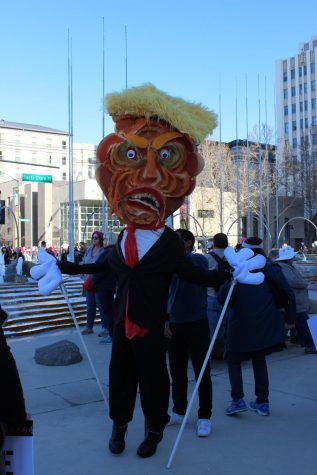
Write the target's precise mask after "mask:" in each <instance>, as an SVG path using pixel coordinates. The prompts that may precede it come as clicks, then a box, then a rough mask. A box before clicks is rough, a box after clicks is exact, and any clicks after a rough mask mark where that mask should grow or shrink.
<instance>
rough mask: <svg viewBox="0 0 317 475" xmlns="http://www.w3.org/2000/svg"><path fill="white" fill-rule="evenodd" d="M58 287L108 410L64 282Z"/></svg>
mask: <svg viewBox="0 0 317 475" xmlns="http://www.w3.org/2000/svg"><path fill="white" fill-rule="evenodd" d="M60 288H61V291H62V294H63V295H64V298H65V300H66V302H67V306H68V310H69V313H70V314H71V317H72V319H73V322H74V324H75V327H76V330H77V333H78V335H79V339H80V341H81V344H82V346H83V348H84V350H85V353H86V355H87V358H88V361H89V364H90V367H91V369H92V372H93V374H94V377H95V380H96V382H97V384H98V386H99V389H100V392H101V395H102V398H103V400H104V401H105V404H106V406H107V409H108V411H109V405H108V401H107V398H106V395H105V393H104V391H103V389H102V386H101V382H100V379H99V378H98V375H97V372H96V368H95V367H94V364H93V362H92V359H91V357H90V354H89V351H88V348H87V346H86V343H85V341H84V339H83V336H82V334H81V331H80V328H79V325H78V322H77V318H76V315H75V312H74V310H73V306H72V304H71V302H70V300H69V297H68V294H67V289H66V286H65V284H64V282H63V283H62V284H61V285H60Z"/></svg>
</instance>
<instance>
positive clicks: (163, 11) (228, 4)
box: [0, 0, 317, 143]
mask: <svg viewBox="0 0 317 475" xmlns="http://www.w3.org/2000/svg"><path fill="white" fill-rule="evenodd" d="M0 16H1V63H0V64H1V74H0V118H4V119H6V120H8V121H14V122H25V123H30V124H38V125H43V126H47V127H53V128H56V129H60V130H66V131H67V130H68V104H67V98H68V93H67V88H68V82H67V34H68V29H69V30H70V35H71V37H72V48H73V101H74V140H75V142H85V143H98V142H99V140H100V139H101V135H102V113H101V110H102V17H104V18H105V61H106V67H105V75H106V77H105V90H106V92H111V91H118V90H122V89H123V88H124V87H125V35H124V29H125V25H127V31H128V86H137V85H140V84H143V83H146V82H152V83H153V84H155V85H156V86H157V87H159V88H161V89H163V90H164V91H166V92H168V93H170V94H172V95H176V96H180V97H183V98H184V99H187V100H191V101H194V102H201V103H203V104H204V105H206V106H207V107H209V108H210V109H212V110H214V111H215V112H216V113H218V112H219V92H220V87H219V85H220V82H221V98H222V101H221V102H222V140H224V141H230V140H234V139H235V138H236V95H237V98H238V100H237V103H238V136H239V138H246V119H245V78H246V75H247V78H248V103H249V130H251V129H252V128H253V126H254V125H255V124H257V123H258V75H259V78H260V99H261V122H264V121H265V113H264V99H265V87H264V84H265V78H266V83H267V94H266V96H267V115H268V123H269V124H270V125H271V126H272V127H274V78H275V69H274V68H275V60H276V59H284V58H286V57H289V56H291V55H294V54H296V53H297V52H298V44H299V43H300V42H306V41H308V40H309V39H310V38H311V36H313V35H317V23H316V18H317V2H316V0H302V1H301V2H300V3H298V2H297V3H293V2H289V0H280V1H278V0H274V1H273V0H267V1H265V2H256V1H254V0H236V1H235V0H221V1H217V2H215V1H213V0H196V1H193V0H191V1H190V0H158V1H157V2H154V1H150V0H104V1H101V0H89V1H88V0H73V1H71V0H53V1H52V0H50V1H48V0H41V1H38V0H28V1H26V0H24V1H22V0H18V1H15V0H11V1H10V2H9V1H4V0H3V1H2V2H1V13H0ZM220 78H221V80H220ZM110 131H112V121H111V120H110V118H108V117H107V119H106V133H108V132H110ZM214 138H215V139H219V128H218V129H216V130H215V133H214Z"/></svg>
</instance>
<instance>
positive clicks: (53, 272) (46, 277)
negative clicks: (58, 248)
mask: <svg viewBox="0 0 317 475" xmlns="http://www.w3.org/2000/svg"><path fill="white" fill-rule="evenodd" d="M38 257H39V265H37V266H34V267H32V269H31V270H30V274H31V277H32V278H33V279H35V280H38V281H39V282H38V288H39V293H40V294H41V295H49V294H50V293H52V292H53V290H56V289H57V287H58V286H59V285H60V284H61V283H62V282H63V278H62V273H61V271H60V270H59V268H58V266H57V260H56V259H55V257H53V256H52V255H51V254H49V253H48V252H46V251H45V250H44V249H43V250H41V251H39V256H38Z"/></svg>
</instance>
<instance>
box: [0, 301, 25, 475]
mask: <svg viewBox="0 0 317 475" xmlns="http://www.w3.org/2000/svg"><path fill="white" fill-rule="evenodd" d="M0 317H1V324H0V381H1V391H0V473H6V472H5V471H3V472H1V469H2V468H3V467H1V464H2V465H3V459H1V454H2V447H3V444H4V440H5V434H6V431H7V428H8V427H9V426H10V427H11V426H13V427H19V426H23V425H24V423H25V422H26V419H27V414H26V412H25V402H24V397H23V390H22V386H21V382H20V377H19V373H18V370H17V367H16V364H15V360H14V358H13V356H12V353H11V350H10V347H9V346H8V345H7V342H6V339H5V336H4V334H3V330H2V324H3V323H4V321H5V320H6V317H7V315H6V312H5V311H4V310H3V309H2V308H1V307H0Z"/></svg>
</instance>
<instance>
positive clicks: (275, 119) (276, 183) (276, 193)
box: [274, 88, 279, 247]
mask: <svg viewBox="0 0 317 475" xmlns="http://www.w3.org/2000/svg"><path fill="white" fill-rule="evenodd" d="M274 89H275V88H274ZM274 92H275V94H274V97H275V100H274V121H275V123H274V128H275V214H276V218H275V226H276V227H275V235H276V244H275V245H276V246H277V247H279V244H278V241H277V237H278V232H279V205H278V193H279V186H278V185H279V183H278V181H279V160H278V149H277V130H276V127H277V117H276V89H275V91H274Z"/></svg>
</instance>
